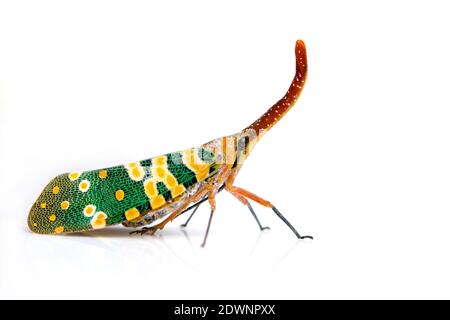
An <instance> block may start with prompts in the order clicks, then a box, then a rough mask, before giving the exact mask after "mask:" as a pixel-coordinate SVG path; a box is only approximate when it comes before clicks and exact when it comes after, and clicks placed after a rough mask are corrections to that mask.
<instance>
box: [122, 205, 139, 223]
mask: <svg viewBox="0 0 450 320" xmlns="http://www.w3.org/2000/svg"><path fill="white" fill-rule="evenodd" d="M139 216H140V213H139V210H138V209H136V208H131V209H129V210H127V211H125V218H126V219H127V220H128V221H131V220H134V219H136V218H137V217H139Z"/></svg>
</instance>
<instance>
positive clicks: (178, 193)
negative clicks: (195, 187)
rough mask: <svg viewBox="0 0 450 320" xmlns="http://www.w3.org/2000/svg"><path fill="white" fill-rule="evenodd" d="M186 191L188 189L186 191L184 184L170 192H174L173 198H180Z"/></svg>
mask: <svg viewBox="0 0 450 320" xmlns="http://www.w3.org/2000/svg"><path fill="white" fill-rule="evenodd" d="M185 190H186V189H185V187H184V186H183V185H182V184H179V185H177V186H175V187H174V188H173V189H171V190H170V191H171V192H172V198H176V197H178V196H179V195H180V194H182V193H183V192H184V191H185Z"/></svg>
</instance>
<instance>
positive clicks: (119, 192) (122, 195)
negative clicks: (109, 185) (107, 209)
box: [116, 190, 125, 201]
mask: <svg viewBox="0 0 450 320" xmlns="http://www.w3.org/2000/svg"><path fill="white" fill-rule="evenodd" d="M123 198H125V192H123V190H117V191H116V199H117V201H122V200H123Z"/></svg>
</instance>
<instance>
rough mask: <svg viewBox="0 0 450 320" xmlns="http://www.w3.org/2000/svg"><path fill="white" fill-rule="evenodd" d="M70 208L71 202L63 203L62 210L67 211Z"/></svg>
mask: <svg viewBox="0 0 450 320" xmlns="http://www.w3.org/2000/svg"><path fill="white" fill-rule="evenodd" d="M69 206H70V203H69V201H63V202H61V209H63V210H67V209H68V208H69Z"/></svg>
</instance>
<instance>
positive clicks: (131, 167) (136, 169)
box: [125, 162, 145, 181]
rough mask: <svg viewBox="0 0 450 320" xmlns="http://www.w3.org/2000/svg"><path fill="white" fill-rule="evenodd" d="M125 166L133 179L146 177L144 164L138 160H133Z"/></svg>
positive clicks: (137, 179) (138, 179) (139, 179)
mask: <svg viewBox="0 0 450 320" xmlns="http://www.w3.org/2000/svg"><path fill="white" fill-rule="evenodd" d="M125 168H126V169H127V170H128V175H129V176H130V178H131V180H133V181H141V180H142V179H144V175H145V171H144V168H142V166H141V165H140V164H139V163H137V162H132V163H129V164H127V165H125Z"/></svg>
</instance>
